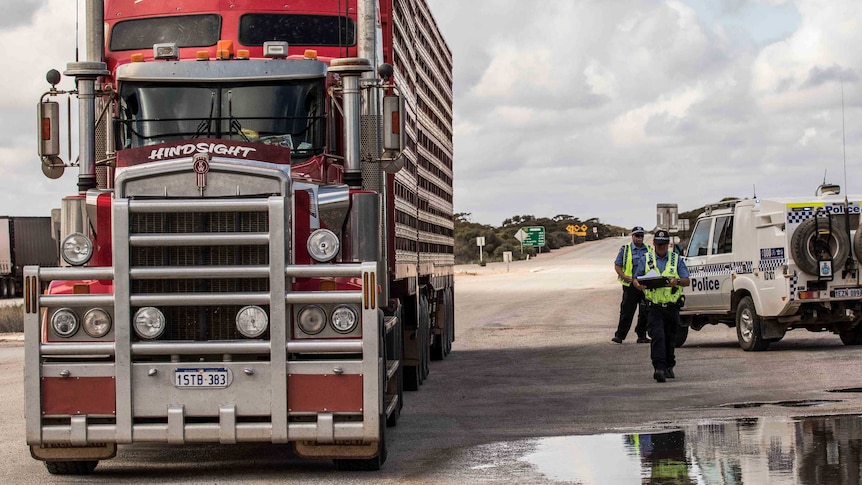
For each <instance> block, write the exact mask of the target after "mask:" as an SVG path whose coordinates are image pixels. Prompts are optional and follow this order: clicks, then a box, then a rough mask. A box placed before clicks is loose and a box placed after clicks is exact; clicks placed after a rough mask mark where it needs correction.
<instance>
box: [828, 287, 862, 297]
mask: <svg viewBox="0 0 862 485" xmlns="http://www.w3.org/2000/svg"><path fill="white" fill-rule="evenodd" d="M832 297H833V298H862V288H836V289H835V290H833V291H832Z"/></svg>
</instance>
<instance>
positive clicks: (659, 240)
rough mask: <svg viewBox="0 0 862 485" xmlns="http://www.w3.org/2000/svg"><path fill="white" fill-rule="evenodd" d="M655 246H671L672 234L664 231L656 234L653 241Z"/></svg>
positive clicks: (661, 230)
mask: <svg viewBox="0 0 862 485" xmlns="http://www.w3.org/2000/svg"><path fill="white" fill-rule="evenodd" d="M652 242H653V244H670V233H669V232H667V231H665V230H664V229H660V230H658V231H656V232H655V236H653V239H652Z"/></svg>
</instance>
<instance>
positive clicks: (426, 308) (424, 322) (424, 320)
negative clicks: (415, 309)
mask: <svg viewBox="0 0 862 485" xmlns="http://www.w3.org/2000/svg"><path fill="white" fill-rule="evenodd" d="M419 333H420V334H421V335H422V340H421V341H420V345H421V349H420V351H419V355H420V356H421V358H420V359H419V361H420V362H421V367H420V368H421V374H419V379H420V383H421V382H425V379H426V378H427V377H428V374H430V373H431V338H432V337H433V335H431V305H429V304H428V298H427V297H425V296H422V297H421V298H420V299H419Z"/></svg>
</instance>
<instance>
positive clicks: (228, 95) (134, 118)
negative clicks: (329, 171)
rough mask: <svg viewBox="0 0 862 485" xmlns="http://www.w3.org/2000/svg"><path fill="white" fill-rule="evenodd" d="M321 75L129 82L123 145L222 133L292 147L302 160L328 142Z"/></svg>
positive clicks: (122, 110)
mask: <svg viewBox="0 0 862 485" xmlns="http://www.w3.org/2000/svg"><path fill="white" fill-rule="evenodd" d="M323 100H324V86H323V80H322V79H316V80H313V81H290V82H283V83H278V84H265V83H238V84H201V85H188V84H186V85H178V84H162V83H131V82H127V83H124V84H123V85H122V86H121V88H120V104H119V112H118V114H119V116H118V119H117V124H118V126H119V128H120V129H119V130H118V133H117V135H118V137H119V138H118V146H121V147H124V148H132V147H139V146H146V145H153V144H158V143H164V142H169V141H178V140H193V139H196V138H221V139H229V140H241V141H246V142H259V143H264V144H268V145H277V146H281V147H286V148H290V149H291V152H292V153H293V154H294V156H295V158H296V159H297V160H300V159H302V157H307V156H311V155H314V154H317V153H320V152H321V151H322V150H323V145H324V143H325V137H326V134H325V131H324V129H325V117H324V104H323Z"/></svg>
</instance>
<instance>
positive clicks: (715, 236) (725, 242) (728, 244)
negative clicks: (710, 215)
mask: <svg viewBox="0 0 862 485" xmlns="http://www.w3.org/2000/svg"><path fill="white" fill-rule="evenodd" d="M731 252H733V216H722V217H716V219H715V229H714V230H713V233H712V254H727V253H731Z"/></svg>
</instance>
